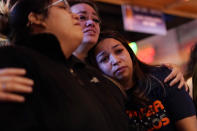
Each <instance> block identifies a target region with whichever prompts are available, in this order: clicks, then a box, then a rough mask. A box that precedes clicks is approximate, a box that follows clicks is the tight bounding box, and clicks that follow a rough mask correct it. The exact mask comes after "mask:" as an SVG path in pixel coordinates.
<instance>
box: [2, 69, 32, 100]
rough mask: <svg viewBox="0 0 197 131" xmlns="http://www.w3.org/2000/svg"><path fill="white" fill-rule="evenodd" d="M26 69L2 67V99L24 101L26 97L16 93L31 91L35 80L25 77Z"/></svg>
mask: <svg viewBox="0 0 197 131" xmlns="http://www.w3.org/2000/svg"><path fill="white" fill-rule="evenodd" d="M25 74H26V71H25V70H24V69H20V68H4V69H0V101H12V102H23V101H24V100H25V98H24V97H23V96H21V95H18V94H16V93H31V92H32V86H33V83H34V82H33V80H31V79H28V78H25V77H23V76H24V75H25Z"/></svg>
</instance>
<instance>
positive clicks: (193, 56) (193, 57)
mask: <svg viewBox="0 0 197 131" xmlns="http://www.w3.org/2000/svg"><path fill="white" fill-rule="evenodd" d="M196 63H197V43H195V45H193V46H192V48H191V53H190V58H189V61H188V63H187V68H186V73H185V79H186V80H187V79H188V78H189V77H192V75H193V73H194V67H195V65H196Z"/></svg>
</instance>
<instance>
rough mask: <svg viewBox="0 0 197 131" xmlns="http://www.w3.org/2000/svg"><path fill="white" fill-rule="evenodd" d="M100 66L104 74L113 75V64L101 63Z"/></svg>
mask: <svg viewBox="0 0 197 131" xmlns="http://www.w3.org/2000/svg"><path fill="white" fill-rule="evenodd" d="M99 68H100V70H101V71H102V72H103V73H104V74H106V75H108V76H112V73H111V71H112V69H111V66H109V65H107V64H101V65H99Z"/></svg>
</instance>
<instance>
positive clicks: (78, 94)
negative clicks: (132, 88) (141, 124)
mask: <svg viewBox="0 0 197 131" xmlns="http://www.w3.org/2000/svg"><path fill="white" fill-rule="evenodd" d="M23 45H25V47H24V46H6V47H2V48H0V58H1V61H0V68H3V67H21V68H25V69H26V70H27V75H26V76H27V77H29V78H32V79H33V80H34V82H35V84H34V87H33V93H32V94H24V95H25V96H26V101H25V102H24V103H6V102H4V103H2V102H1V103H0V130H1V131H8V130H10V131H11V130H12V131H31V130H32V131H33V130H34V131H35V130H38V129H42V130H43V131H44V130H49V131H61V130H62V131H126V130H127V129H128V127H127V117H126V116H125V114H124V100H123V99H124V98H123V96H122V94H121V92H120V90H119V89H118V88H117V87H116V86H115V85H114V84H113V83H111V82H110V81H109V80H107V79H106V78H104V77H103V76H102V74H101V73H99V72H97V71H96V70H95V69H93V68H91V67H89V66H87V65H86V64H84V63H82V62H81V61H79V60H78V59H77V58H75V57H74V56H72V57H71V58H69V60H66V59H65V57H64V56H63V53H62V51H61V48H60V46H59V43H58V41H57V39H56V38H55V37H54V36H53V35H49V34H41V35H36V36H33V37H31V38H28V39H27V40H25V41H24V44H23Z"/></svg>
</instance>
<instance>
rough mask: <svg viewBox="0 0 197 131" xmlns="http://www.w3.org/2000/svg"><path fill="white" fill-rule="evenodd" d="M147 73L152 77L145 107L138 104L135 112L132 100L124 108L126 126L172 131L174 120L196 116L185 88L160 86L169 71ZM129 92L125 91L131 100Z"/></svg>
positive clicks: (137, 128)
mask: <svg viewBox="0 0 197 131" xmlns="http://www.w3.org/2000/svg"><path fill="white" fill-rule="evenodd" d="M150 73H151V75H152V76H153V77H152V78H151V89H150V91H149V93H148V95H147V98H148V99H149V102H148V103H147V104H146V106H139V105H138V106H136V108H135V109H134V108H133V106H131V105H132V103H131V102H132V100H131V101H128V103H127V105H126V113H127V114H128V116H129V120H130V123H129V126H130V128H131V129H135V130H138V131H152V130H159V131H174V130H176V129H175V122H176V121H178V120H181V119H183V118H186V117H189V116H192V115H195V108H194V105H193V102H192V100H191V98H190V96H189V94H188V93H187V92H186V91H185V89H184V88H182V89H181V90H179V89H178V88H177V86H178V84H176V85H175V86H173V87H170V86H169V84H164V83H163V81H164V79H165V77H166V76H167V75H168V74H169V73H170V70H169V69H167V68H166V67H159V68H155V69H153V70H152V71H151V72H150ZM132 90H133V89H130V90H128V91H127V94H128V97H131V94H132ZM131 98H132V97H131Z"/></svg>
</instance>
